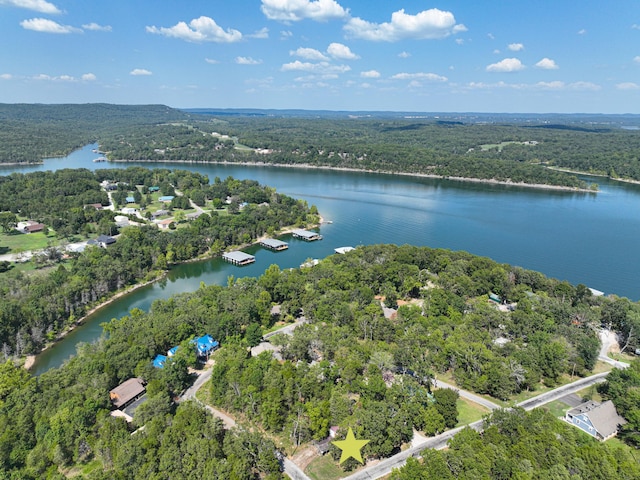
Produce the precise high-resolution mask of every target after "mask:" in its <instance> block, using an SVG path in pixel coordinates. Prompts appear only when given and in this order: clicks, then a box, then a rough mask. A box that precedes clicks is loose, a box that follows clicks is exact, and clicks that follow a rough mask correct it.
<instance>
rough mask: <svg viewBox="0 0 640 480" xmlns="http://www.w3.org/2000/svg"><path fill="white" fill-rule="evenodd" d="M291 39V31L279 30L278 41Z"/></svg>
mask: <svg viewBox="0 0 640 480" xmlns="http://www.w3.org/2000/svg"><path fill="white" fill-rule="evenodd" d="M291 37H293V32H292V31H291V30H281V31H280V40H287V39H288V38H291Z"/></svg>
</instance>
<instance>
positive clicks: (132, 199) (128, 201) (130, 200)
mask: <svg viewBox="0 0 640 480" xmlns="http://www.w3.org/2000/svg"><path fill="white" fill-rule="evenodd" d="M125 200H126V201H127V203H136V199H135V198H133V197H127V198H125Z"/></svg>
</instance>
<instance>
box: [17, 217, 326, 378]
mask: <svg viewBox="0 0 640 480" xmlns="http://www.w3.org/2000/svg"><path fill="white" fill-rule="evenodd" d="M318 218H319V220H318V223H317V224H316V223H314V224H311V226H309V227H307V228H317V227H319V226H320V225H322V224H323V223H324V218H323V217H322V216H321V215H320V214H318ZM295 229H296V227H295V226H287V227H285V228H284V229H282V231H280V232H278V233H277V234H276V235H275V237H279V236H282V235H286V234H287V233H291V232H292V231H293V230H295ZM266 238H271V237H269V236H268V235H267V234H266V233H265V234H264V235H262V236H260V237H259V238H257V239H256V240H255V241H254V242H251V243H248V244H245V245H241V246H239V247H238V249H242V248H246V247H251V246H253V245H259V244H260V242H261V241H262V240H264V239H266ZM230 247H231V246H230ZM217 256H219V255H214V254H212V253H208V254H206V255H203V256H200V257H196V258H191V259H189V260H185V261H184V262H180V263H174V264H172V265H182V264H186V263H194V262H204V261H207V260H212V259H214V258H216V257H217ZM168 273H169V271H168V270H165V271H164V272H163V274H162V275H160V276H158V277H157V278H154V279H152V280H147V281H145V282H141V283H136V284H134V285H131V286H129V287H127V288H125V289H124V290H122V291H119V292H117V293H115V294H114V295H112V296H110V297H109V298H107V299H105V300H103V301H102V302H100V303H99V304H98V305H95V306H94V307H92V308H90V309H89V310H88V311H87V312H86V313H85V314H84V315H83V316H82V317H80V318H79V319H78V320H76V321H75V322H74V323H73V324H72V325H71V326H69V327H67V328H66V329H65V330H64V331H62V332H61V333H60V334H59V335H57V336H56V338H55V339H53V340H51V341H49V342H47V344H46V345H45V346H44V347H43V348H42V350H40V351H39V352H38V353H36V354H34V355H26V356H25V360H24V364H23V368H24V369H25V370H27V371H28V370H30V369H31V368H33V366H34V365H35V363H36V360H37V357H38V355H40V354H41V353H43V352H44V351H45V350H48V349H49V348H51V347H53V346H54V345H56V344H57V343H58V342H60V341H62V340H63V339H64V338H65V337H66V336H67V335H68V334H69V333H71V332H72V331H73V330H75V329H76V328H77V327H80V326H82V325H83V324H84V322H85V320H86V319H87V318H88V317H90V316H91V315H93V314H94V313H95V312H97V311H98V310H100V309H101V308H103V307H106V306H107V305H110V304H111V303H113V302H115V301H116V300H118V299H120V298H122V297H124V296H125V295H128V294H129V293H132V292H134V291H135V290H138V289H139V288H142V287H146V286H147V285H151V284H153V283H155V282H158V281H160V280H162V279H163V278H165V277H166V276H167V274H168Z"/></svg>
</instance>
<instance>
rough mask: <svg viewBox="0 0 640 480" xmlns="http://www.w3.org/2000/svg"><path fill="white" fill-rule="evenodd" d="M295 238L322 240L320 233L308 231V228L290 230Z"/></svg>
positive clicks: (309, 240) (308, 240)
mask: <svg viewBox="0 0 640 480" xmlns="http://www.w3.org/2000/svg"><path fill="white" fill-rule="evenodd" d="M291 233H292V235H293V236H294V237H295V238H300V239H302V240H305V241H307V242H313V241H314V240H322V235H320V234H319V233H317V232H310V231H308V230H294V231H293V232H291Z"/></svg>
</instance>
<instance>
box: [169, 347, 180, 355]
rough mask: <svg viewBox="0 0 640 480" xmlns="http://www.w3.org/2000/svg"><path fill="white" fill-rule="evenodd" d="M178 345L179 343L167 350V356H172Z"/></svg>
mask: <svg viewBox="0 0 640 480" xmlns="http://www.w3.org/2000/svg"><path fill="white" fill-rule="evenodd" d="M178 346H179V345H176V346H175V347H173V348H170V349H169V351H168V352H167V357H173V356H174V355H175V354H176V352H177V351H178Z"/></svg>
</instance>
